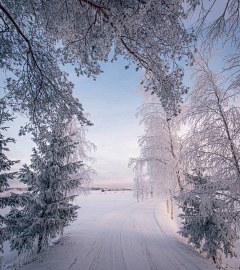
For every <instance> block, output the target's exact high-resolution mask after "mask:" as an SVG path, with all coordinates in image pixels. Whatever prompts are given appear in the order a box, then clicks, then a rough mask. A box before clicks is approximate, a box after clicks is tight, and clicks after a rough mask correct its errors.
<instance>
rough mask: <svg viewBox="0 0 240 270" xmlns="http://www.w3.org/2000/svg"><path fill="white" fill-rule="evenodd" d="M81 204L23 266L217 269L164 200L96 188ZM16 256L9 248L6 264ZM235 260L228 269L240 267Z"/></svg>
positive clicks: (32, 269)
mask: <svg viewBox="0 0 240 270" xmlns="http://www.w3.org/2000/svg"><path fill="white" fill-rule="evenodd" d="M77 203H78V204H79V205H80V206H81V209H80V210H79V216H78V219H77V220H76V221H75V222H74V223H73V224H72V226H70V227H68V228H66V229H65V231H64V236H63V237H62V238H59V240H58V241H57V242H56V244H54V245H52V246H51V247H50V248H49V249H48V250H47V251H45V252H44V253H43V254H41V255H39V256H38V257H37V258H36V259H35V261H33V262H32V263H30V264H28V265H25V266H24V267H23V270H148V269H150V270H176V269H178V270H195V269H197V270H208V269H209V270H210V269H216V268H215V267H214V266H213V265H212V264H211V263H210V262H209V261H208V260H207V259H205V258H203V257H201V256H200V255H199V254H198V253H197V252H195V251H194V250H193V249H192V248H191V247H190V246H189V245H187V244H186V240H185V239H182V238H181V237H180V236H178V235H177V234H176V231H177V224H176V223H175V222H173V221H171V219H170V216H169V215H168V214H167V213H166V209H165V208H166V207H165V202H164V201H160V200H157V199H149V200H147V201H144V202H140V203H136V199H135V198H133V197H132V193H131V192H129V191H128V192H127V191H126V192H120V191H119V192H113V191H111V192H106V193H102V192H100V191H94V192H92V194H91V195H89V196H88V197H84V196H79V197H78V199H77ZM6 249H7V246H6ZM14 256H15V253H9V252H7V253H6V258H5V269H11V265H12V262H13V257H14ZM236 263H237V261H235V267H234V268H229V269H239V268H238V267H237V264H236Z"/></svg>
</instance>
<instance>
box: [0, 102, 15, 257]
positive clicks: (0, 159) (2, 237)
mask: <svg viewBox="0 0 240 270" xmlns="http://www.w3.org/2000/svg"><path fill="white" fill-rule="evenodd" d="M12 120H13V117H12V116H11V114H10V113H9V112H8V111H7V110H6V103H5V101H4V100H3V99H1V100H0V194H1V196H0V208H1V209H3V208H5V207H6V206H9V205H10V206H13V205H14V200H11V199H10V198H9V197H5V196H4V195H3V192H4V191H5V188H7V187H9V183H8V180H12V179H14V177H16V174H17V172H9V171H10V170H11V168H12V166H13V165H14V164H16V163H18V162H19V161H17V160H15V161H13V160H9V159H8V157H7V156H6V155H5V152H6V151H9V149H8V148H7V144H8V143H11V142H13V143H14V142H15V140H14V139H13V138H9V137H8V138H6V137H5V136H4V134H3V133H2V132H4V131H6V130H7V129H8V127H5V122H8V121H12ZM5 221H6V220H5V217H4V216H2V215H0V252H3V248H2V244H3V242H4V241H6V240H7V239H8V236H7V234H6V230H5V229H3V224H5Z"/></svg>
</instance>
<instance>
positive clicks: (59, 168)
mask: <svg viewBox="0 0 240 270" xmlns="http://www.w3.org/2000/svg"><path fill="white" fill-rule="evenodd" d="M50 127H51V128H47V127H41V129H38V130H36V131H35V132H34V133H33V135H34V139H33V140H34V142H35V143H36V145H37V148H36V149H35V148H34V149H33V154H32V158H31V164H30V166H27V165H24V166H23V168H22V169H20V172H19V180H20V181H21V182H22V183H24V184H26V185H27V186H28V190H29V192H30V193H31V195H32V196H33V197H32V199H31V200H29V201H28V202H27V203H26V205H25V206H24V207H23V208H22V209H21V210H17V209H12V211H11V212H10V214H9V215H8V218H9V220H12V221H13V222H12V224H11V225H10V226H9V230H10V231H11V233H12V236H13V238H12V240H11V249H16V250H18V251H19V253H20V252H24V251H29V250H33V249H35V248H37V253H39V252H41V250H42V248H43V247H45V246H47V245H48V244H49V240H50V239H51V238H53V237H55V236H56V234H59V233H60V232H61V229H62V228H64V227H66V226H68V225H69V223H70V222H72V221H74V220H75V219H76V217H77V209H78V208H79V207H78V206H76V205H73V204H72V203H71V201H73V199H74V198H75V196H68V197H65V191H66V190H67V191H71V190H72V189H75V188H77V187H78V186H79V185H81V178H76V177H74V174H76V172H77V170H78V169H79V167H81V166H82V165H83V164H82V162H69V163H67V164H66V162H65V161H66V158H67V157H68V156H69V155H70V154H72V153H73V152H74V150H75V147H76V145H77V143H76V142H72V140H71V136H69V135H66V128H67V121H66V120H64V119H62V118H60V117H59V115H58V117H56V119H54V120H53V121H52V123H51V124H50ZM68 194H69V193H68ZM19 225H20V226H19Z"/></svg>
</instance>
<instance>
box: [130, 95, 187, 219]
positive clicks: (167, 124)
mask: <svg viewBox="0 0 240 270" xmlns="http://www.w3.org/2000/svg"><path fill="white" fill-rule="evenodd" d="M137 116H138V117H141V120H140V123H141V124H144V127H145V134H144V135H143V136H142V137H140V139H139V147H140V157H138V158H132V159H130V162H129V165H130V166H134V165H135V166H138V165H141V166H143V165H145V166H146V168H147V169H146V171H147V174H148V178H149V183H151V185H152V186H153V187H154V193H155V195H160V194H161V195H164V196H165V194H167V197H170V198H172V195H174V194H175V192H176V191H177V190H179V189H180V190H182V189H183V183H182V178H181V177H182V176H181V168H180V164H179V151H180V140H179V137H178V134H177V131H178V130H179V127H180V116H178V117H173V118H171V119H170V116H169V114H168V113H167V112H165V111H164V110H163V108H162V106H161V105H160V104H159V103H158V101H157V98H156V96H151V97H149V96H148V98H147V100H146V102H145V103H144V104H143V105H142V106H141V107H140V108H139V109H138V113H137ZM167 200H169V199H167ZM171 200H172V199H171ZM172 209H173V208H172ZM172 217H173V214H172Z"/></svg>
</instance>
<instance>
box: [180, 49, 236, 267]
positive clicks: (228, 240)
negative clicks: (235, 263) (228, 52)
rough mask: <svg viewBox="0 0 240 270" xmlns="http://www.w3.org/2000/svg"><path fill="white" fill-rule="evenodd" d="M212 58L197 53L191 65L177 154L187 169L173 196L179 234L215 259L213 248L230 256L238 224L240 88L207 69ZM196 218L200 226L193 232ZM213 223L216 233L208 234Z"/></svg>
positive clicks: (216, 252)
mask: <svg viewBox="0 0 240 270" xmlns="http://www.w3.org/2000/svg"><path fill="white" fill-rule="evenodd" d="M212 57H213V55H211V54H209V53H207V52H206V51H205V52H204V53H202V54H200V53H199V55H198V57H197V58H196V60H195V65H194V67H193V69H192V71H193V73H192V77H191V78H192V80H193V82H194V87H193V91H192V93H191V94H190V96H189V109H188V110H187V113H186V115H187V121H188V124H189V125H190V127H191V129H190V131H189V133H188V134H187V136H186V138H185V143H184V151H183V155H182V159H183V161H184V164H185V165H186V169H188V173H189V174H188V175H187V185H186V187H185V192H184V193H181V194H180V196H179V197H178V199H179V201H180V202H181V207H182V208H183V210H184V212H185V213H184V215H182V218H183V224H184V226H183V227H182V228H181V231H180V233H181V234H182V235H184V236H185V237H188V238H189V241H190V242H192V243H194V244H195V245H196V247H197V248H202V250H203V251H205V252H207V254H208V255H209V256H211V257H212V258H213V260H214V262H218V260H219V256H218V251H222V252H223V253H224V254H225V255H226V256H228V255H230V256H233V255H235V253H234V252H233V250H232V247H233V243H234V241H235V240H236V239H237V230H238V229H239V224H240V215H239V209H240V205H239V202H240V190H239V187H240V185H239V183H240V170H239V165H240V164H239V157H240V129H239V127H240V108H239V106H238V105H237V98H239V94H240V88H239V87H236V88H233V87H232V86H233V85H232V84H231V85H230V86H228V84H227V81H226V79H225V78H224V77H223V76H221V75H220V74H218V73H217V72H214V71H213V70H211V69H210V67H209V65H210V61H211V59H212ZM189 175H190V176H189ZM194 177H195V178H194ZM194 179H195V180H196V181H195V180H194ZM200 180H201V181H200ZM194 181H195V182H194ZM199 209H200V210H199ZM203 209H205V210H203ZM209 219H211V221H210V220H209ZM196 222H198V224H200V223H201V224H202V225H203V224H204V226H205V229H204V230H203V231H201V232H199V231H198V230H197V227H194V226H195V225H196ZM213 224H214V226H215V229H214V230H215V231H217V233H212V234H208V232H209V231H208V230H211V228H212V227H211V226H213ZM223 224H225V225H224V226H223ZM190 227H191V228H192V229H190ZM194 228H195V229H194ZM204 242H205V243H204ZM201 244H203V246H201Z"/></svg>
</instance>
